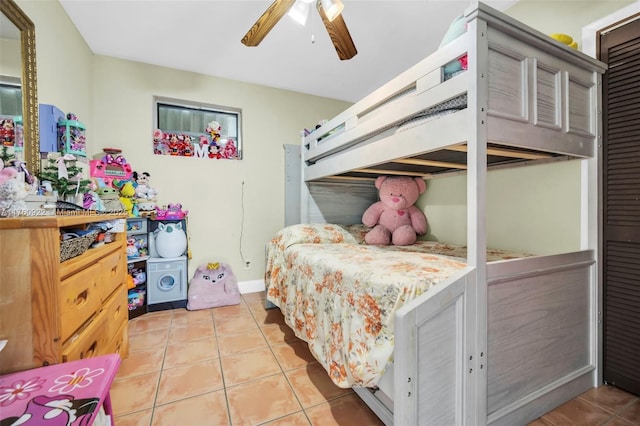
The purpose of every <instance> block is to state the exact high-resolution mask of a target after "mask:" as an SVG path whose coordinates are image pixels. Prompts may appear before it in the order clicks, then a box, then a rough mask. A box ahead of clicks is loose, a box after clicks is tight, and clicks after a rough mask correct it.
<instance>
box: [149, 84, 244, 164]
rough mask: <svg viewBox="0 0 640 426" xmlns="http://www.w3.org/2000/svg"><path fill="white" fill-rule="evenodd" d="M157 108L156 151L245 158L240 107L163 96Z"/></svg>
mask: <svg viewBox="0 0 640 426" xmlns="http://www.w3.org/2000/svg"><path fill="white" fill-rule="evenodd" d="M154 107H155V108H154V114H155V117H154V121H155V126H156V128H155V130H154V135H153V152H154V153H155V154H158V155H173V156H182V157H194V158H212V159H229V160H241V159H242V140H241V110H240V109H238V108H230V107H222V106H218V105H207V104H201V103H196V102H189V101H180V100H175V99H167V98H161V97H155V98H154Z"/></svg>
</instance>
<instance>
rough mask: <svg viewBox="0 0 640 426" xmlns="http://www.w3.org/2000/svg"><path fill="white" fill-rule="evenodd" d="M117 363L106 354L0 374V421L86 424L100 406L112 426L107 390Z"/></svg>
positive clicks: (52, 425) (50, 425)
mask: <svg viewBox="0 0 640 426" xmlns="http://www.w3.org/2000/svg"><path fill="white" fill-rule="evenodd" d="M119 366H120V355H117V354H110V355H103V356H99V357H94V358H87V359H83V360H79V361H71V362H65V363H61V364H55V365H49V366H47V367H41V368H35V369H32V370H25V371H20V372H18V373H11V374H7V375H4V376H0V424H2V425H4V424H20V425H25V426H27V425H33V426H36V425H37V426H63V425H64V426H71V425H73V426H90V425H93V424H94V421H95V420H96V419H97V418H98V417H99V414H98V413H99V411H100V408H101V407H103V408H104V414H106V415H107V416H109V419H110V420H109V422H108V423H107V424H111V425H113V424H114V423H113V410H112V407H111V396H110V394H109V389H110V388H111V383H112V382H113V378H114V377H115V375H116V372H117V371H118V367H119ZM101 418H102V420H104V419H105V417H101Z"/></svg>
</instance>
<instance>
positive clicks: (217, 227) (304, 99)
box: [93, 56, 347, 280]
mask: <svg viewBox="0 0 640 426" xmlns="http://www.w3.org/2000/svg"><path fill="white" fill-rule="evenodd" d="M94 76H95V80H94V90H93V93H94V114H95V117H96V120H95V123H94V124H95V131H94V138H95V143H96V147H106V146H111V147H116V148H121V149H123V152H124V153H125V154H126V158H127V160H128V161H129V162H130V163H131V164H132V165H133V166H134V169H135V170H138V171H147V172H149V173H150V174H151V183H152V186H153V187H156V188H158V189H159V191H160V194H159V197H158V198H159V200H160V201H161V202H162V203H165V204H166V203H169V202H180V203H182V204H183V205H184V206H185V208H187V209H188V210H189V228H190V233H191V250H192V254H193V261H192V265H191V266H197V265H198V264H201V263H204V262H210V261H217V260H220V261H224V262H229V263H230V264H231V265H232V267H233V268H234V271H235V273H236V275H238V277H239V279H241V280H252V279H261V278H262V276H263V273H264V247H265V244H266V242H267V241H268V240H269V239H270V238H271V237H272V236H273V235H274V234H275V232H276V231H277V230H278V229H280V228H281V227H282V226H283V225H284V150H283V148H282V145H283V144H284V143H297V142H298V140H299V136H298V135H299V133H300V129H302V128H303V127H305V124H306V125H307V126H309V125H310V124H313V123H315V122H317V120H318V119H319V118H324V117H331V116H332V115H335V114H336V113H337V112H339V111H341V110H342V109H344V108H345V106H346V105H347V104H345V103H343V102H337V101H333V100H329V99H325V98H318V97H312V96H307V95H302V94H299V93H294V92H287V91H283V90H277V89H271V88H268V87H264V86H257V85H252V84H245V83H240V82H235V81H231V80H225V79H220V78H212V77H206V76H203V75H199V74H193V73H188V72H183V71H177V70H174V69H170V68H161V67H156V66H151V65H144V64H140V63H135V62H131V61H124V60H119V59H114V58H109V57H105V56H97V57H96V58H95V71H94ZM154 95H157V96H163V97H169V98H175V99H186V100H191V101H196V102H205V103H211V104H216V105H224V106H229V107H235V108H242V139H243V159H242V160H241V161H231V160H209V159H202V158H201V159H195V158H187V157H182V158H180V157H171V156H162V155H153V153H152V143H151V141H152V139H151V135H152V131H153V109H152V102H153V96H154ZM243 181H244V191H243V185H242V182H243ZM243 192H244V194H243ZM243 215H244V224H243ZM241 237H242V241H241ZM241 244H242V253H243V257H244V259H245V260H247V259H248V260H250V261H251V263H252V269H251V271H246V272H245V271H244V270H243V267H242V259H241V256H240V249H241Z"/></svg>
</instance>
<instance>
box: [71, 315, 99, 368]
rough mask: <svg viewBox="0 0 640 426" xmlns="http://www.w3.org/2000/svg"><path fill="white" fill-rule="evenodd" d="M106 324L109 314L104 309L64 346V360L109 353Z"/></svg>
mask: <svg viewBox="0 0 640 426" xmlns="http://www.w3.org/2000/svg"><path fill="white" fill-rule="evenodd" d="M106 325H107V315H106V313H105V312H104V311H101V312H100V313H99V314H98V315H97V316H96V318H94V319H93V320H92V321H91V322H90V323H89V324H88V325H87V327H86V328H85V329H84V330H82V331H81V332H80V333H78V335H76V336H73V338H72V339H71V341H70V342H69V343H68V344H67V345H66V347H64V348H63V350H62V362H67V361H75V360H77V359H85V358H91V357H94V356H98V355H102V354H105V353H108V352H106V351H107V345H108V344H109V339H108V338H107V335H106V333H105V332H104V328H105V327H106Z"/></svg>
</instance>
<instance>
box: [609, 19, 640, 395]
mask: <svg viewBox="0 0 640 426" xmlns="http://www.w3.org/2000/svg"><path fill="white" fill-rule="evenodd" d="M636 18H637V17H636ZM599 56H600V59H601V60H602V61H603V62H606V63H607V64H608V65H609V69H608V70H607V72H606V74H605V75H604V77H603V131H604V141H603V142H604V145H603V177H602V179H603V221H604V223H603V266H602V267H603V274H604V283H603V286H604V300H603V303H604V312H603V326H604V343H603V349H604V360H603V361H604V372H603V376H604V381H605V383H608V384H611V385H614V386H616V387H619V388H620V389H624V390H627V391H629V392H632V393H635V394H638V395H640V19H636V20H635V21H632V22H630V23H627V24H625V25H623V26H621V27H618V28H616V29H614V30H612V31H609V32H607V33H606V34H602V35H601V36H600V48H599Z"/></svg>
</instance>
